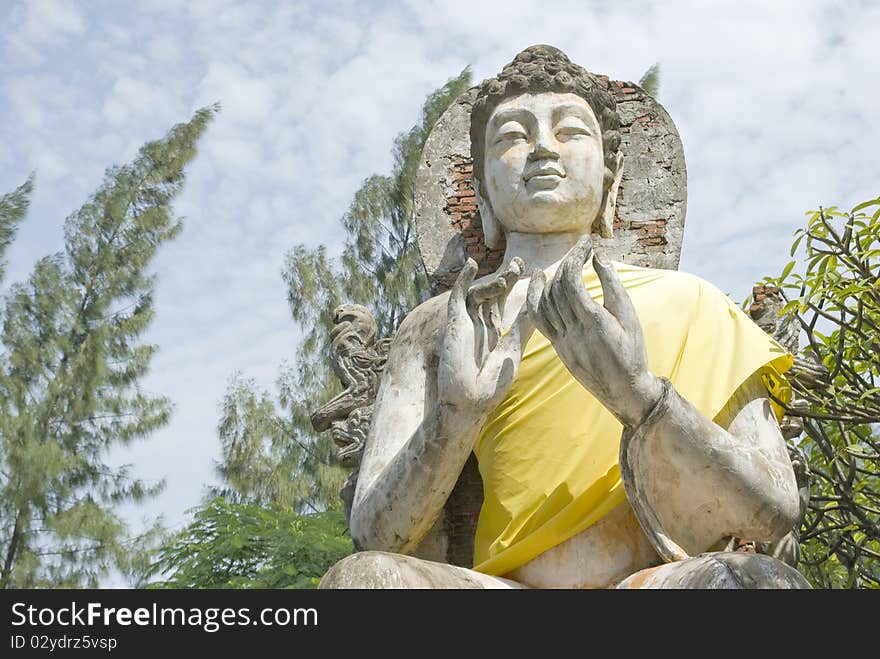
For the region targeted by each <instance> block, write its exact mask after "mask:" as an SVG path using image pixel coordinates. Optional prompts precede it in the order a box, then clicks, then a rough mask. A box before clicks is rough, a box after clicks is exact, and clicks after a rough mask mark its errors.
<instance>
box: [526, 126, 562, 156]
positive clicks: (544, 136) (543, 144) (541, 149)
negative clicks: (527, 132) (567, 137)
mask: <svg viewBox="0 0 880 659" xmlns="http://www.w3.org/2000/svg"><path fill="white" fill-rule="evenodd" d="M552 139H553V138H552V135H551V134H550V133H549V131H540V132H539V133H538V134H537V136H536V137H535V148H534V149H532V152H531V153H530V154H529V160H547V159H554V160H558V159H559V152H558V151H557V150H556V149H555V148H554V146H553V142H552Z"/></svg>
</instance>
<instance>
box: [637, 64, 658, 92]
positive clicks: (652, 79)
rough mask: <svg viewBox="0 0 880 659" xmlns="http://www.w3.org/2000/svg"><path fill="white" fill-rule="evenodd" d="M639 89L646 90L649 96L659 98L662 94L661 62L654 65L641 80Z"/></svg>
mask: <svg viewBox="0 0 880 659" xmlns="http://www.w3.org/2000/svg"><path fill="white" fill-rule="evenodd" d="M639 87H641V88H642V89H644V90H645V91H646V92H647V93H648V94H649V95H651V96H653V97H654V98H657V94H659V93H660V62H657V63H656V64H652V65H651V66H650V68H648V70H647V71H645V73H644V75H642V77H641V78H640V79H639Z"/></svg>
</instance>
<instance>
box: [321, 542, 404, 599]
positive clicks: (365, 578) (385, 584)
mask: <svg viewBox="0 0 880 659" xmlns="http://www.w3.org/2000/svg"><path fill="white" fill-rule="evenodd" d="M399 558H402V557H400V556H399V555H398V554H390V553H387V552H384V551H362V552H358V553H356V554H352V555H351V556H346V557H345V558H343V559H342V560H341V561H338V562H337V563H335V564H334V565H333V566H332V567H331V568H330V569H329V570H327V573H326V574H325V575H324V576H323V577H322V578H321V583H320V584H319V585H318V588H320V589H331V590H332V589H347V588H406V587H407V586H406V585H404V575H403V574H401V567H402V563H401V561H400V560H398V559H399Z"/></svg>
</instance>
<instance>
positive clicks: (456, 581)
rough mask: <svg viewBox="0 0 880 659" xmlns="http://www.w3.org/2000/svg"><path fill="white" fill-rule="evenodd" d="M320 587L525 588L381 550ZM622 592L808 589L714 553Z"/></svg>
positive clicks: (752, 563) (782, 569)
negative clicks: (649, 590)
mask: <svg viewBox="0 0 880 659" xmlns="http://www.w3.org/2000/svg"><path fill="white" fill-rule="evenodd" d="M319 587H320V588H321V589H350V588H356V589H386V588H391V589H421V588H431V589H434V588H438V589H517V588H527V586H524V585H522V584H519V583H517V582H515V581H511V580H509V579H503V578H501V577H493V576H490V575H487V574H481V573H480V572H475V571H473V570H468V569H467V568H463V567H457V566H455V565H448V564H445V563H435V562H433V561H426V560H423V559H420V558H414V557H412V556H404V555H402V554H392V553H388V552H381V551H364V552H359V553H356V554H352V555H351V556H348V557H347V558H344V559H343V560H341V561H339V562H338V563H336V564H335V565H334V566H333V567H332V568H330V570H329V571H328V572H327V574H326V575H324V578H323V579H322V580H321V584H320V586H319ZM615 587H616V588H619V589H713V590H714V589H755V588H773V589H775V588H784V589H788V588H794V589H809V588H810V584H809V583H808V582H807V580H806V579H805V578H804V576H803V575H802V574H801V573H800V572H798V571H797V570H795V569H794V568H793V567H791V566H789V565H786V564H785V563H783V562H782V561H779V560H777V559H775V558H772V557H770V556H765V555H763V554H749V553H745V552H711V553H706V554H700V555H699V556H694V557H693V558H689V559H687V560H684V561H677V562H674V563H666V564H664V565H659V566H657V567H652V568H647V569H645V570H640V571H639V572H636V573H635V574H633V575H631V576H629V577H627V578H626V579H624V580H623V581H622V582H621V583H619V584H618V585H617V586H615Z"/></svg>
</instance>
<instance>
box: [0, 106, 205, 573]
mask: <svg viewBox="0 0 880 659" xmlns="http://www.w3.org/2000/svg"><path fill="white" fill-rule="evenodd" d="M216 111H217V108H216V107H209V108H205V109H202V110H199V111H198V112H196V113H195V115H194V116H193V118H192V119H191V120H190V121H189V122H188V123H185V124H180V125H178V126H175V127H174V128H173V129H172V130H171V131H170V132H169V133H168V135H167V136H166V137H164V138H163V139H161V140H158V141H155V142H151V143H148V144H146V145H144V146H143V147H142V148H141V150H140V152H139V153H138V156H137V158H136V159H135V160H134V161H133V162H132V163H131V164H129V165H126V166H124V167H113V168H111V169H109V170H108V171H107V173H106V177H105V180H104V183H103V185H102V186H101V188H100V189H99V190H98V191H97V192H96V193H95V194H94V196H93V197H92V198H91V199H90V200H89V201H88V202H87V203H86V204H85V205H84V206H83V207H82V208H80V209H79V210H78V211H76V212H75V213H73V214H72V215H71V216H70V217H68V218H67V221H66V224H65V244H66V248H65V251H64V252H63V253H59V254H55V255H52V256H47V257H45V258H43V259H41V260H40V261H39V262H38V263H37V264H36V266H35V268H34V270H33V273H32V274H31V276H30V278H29V279H28V280H27V282H25V283H22V284H15V285H14V286H12V287H11V289H10V291H9V293H8V294H7V296H6V299H5V304H4V308H3V314H2V320H3V324H2V334H0V342H2V346H3V349H2V354H0V587H18V588H29V587H61V586H96V585H97V583H98V580H99V578H100V577H101V576H102V575H104V574H106V573H107V571H108V570H110V569H112V568H115V569H118V570H121V571H122V572H123V573H127V574H131V573H133V572H134V571H136V569H138V567H139V566H138V565H137V563H138V561H139V560H140V559H141V557H142V554H141V553H140V552H139V549H140V546H141V544H142V543H143V542H144V541H145V540H146V538H145V537H144V536H141V537H138V538H134V539H132V538H130V533H129V530H128V528H127V526H126V524H125V523H124V522H123V520H122V519H121V518H120V517H119V516H118V515H117V513H116V512H115V508H116V507H117V506H118V505H119V504H122V503H125V502H139V501H143V500H144V499H145V498H147V497H150V496H152V495H154V494H156V493H157V492H158V490H159V489H161V486H162V484H161V483H160V484H153V485H147V484H145V483H144V482H142V481H140V480H138V479H136V478H133V477H132V476H131V474H130V471H129V469H128V468H127V467H113V466H111V465H109V464H107V462H106V460H107V455H108V451H109V450H110V449H111V448H113V447H116V446H120V445H126V444H129V443H130V442H132V441H134V440H137V439H142V438H145V437H147V436H148V435H149V434H150V433H152V432H154V431H155V430H157V429H158V428H160V427H162V426H163V425H165V423H166V422H167V421H168V418H169V415H170V413H171V403H170V401H169V400H168V399H166V398H165V397H163V396H159V395H154V394H151V393H148V392H146V391H144V390H143V389H142V387H141V385H140V381H141V379H142V378H143V376H144V375H145V374H146V373H147V370H148V368H149V364H150V359H151V357H152V355H153V353H154V352H155V350H156V347H155V346H152V345H145V344H143V343H141V342H140V337H141V336H142V334H143V332H144V330H146V328H147V326H148V325H149V323H150V321H151V320H152V318H153V288H154V279H155V278H154V276H153V275H150V274H148V272H147V267H148V265H149V264H150V262H151V260H152V259H153V257H154V255H155V254H156V250H157V249H158V248H159V246H160V245H162V244H163V243H165V242H167V241H169V240H171V239H172V238H174V237H175V236H176V235H177V234H178V233H179V231H180V228H181V223H180V221H179V220H178V219H176V218H175V217H174V216H173V215H172V210H171V201H172V199H173V198H174V196H175V195H176V194H177V193H178V192H180V190H181V188H182V186H183V181H184V176H183V169H184V166H185V165H186V164H187V163H188V162H190V161H191V160H192V158H193V157H194V155H195V149H196V142H197V140H198V139H199V137H200V136H201V135H202V133H203V132H204V130H205V128H206V126H207V125H208V123H209V122H210V120H211V118H212V117H213V116H214V114H215V113H216ZM20 190H21V189H20ZM26 193H27V190H24V191H23V193H22V194H23V195H24V197H26ZM13 194H18V192H17V193H13ZM7 199H9V197H5V198H4V199H3V204H4V205H3V206H2V208H4V209H5V208H7V207H11V208H13V209H15V208H18V209H21V210H22V211H23V208H24V206H25V205H26V204H25V203H23V202H22V201H21V196H19V198H18V201H16V200H15V199H14V198H13V202H12V204H11V205H10V204H8V203H7ZM16 204H17V205H16ZM3 212H4V215H8V213H7V211H5V210H4V211H3ZM5 226H6V225H5V220H4V229H5Z"/></svg>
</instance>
